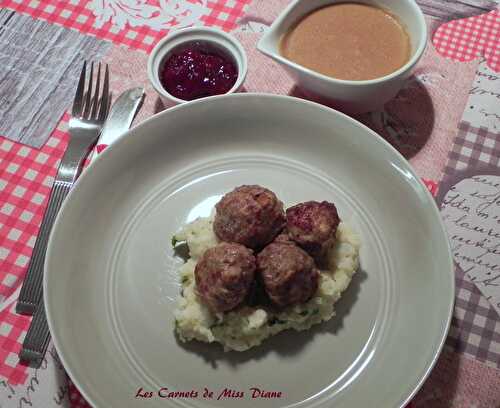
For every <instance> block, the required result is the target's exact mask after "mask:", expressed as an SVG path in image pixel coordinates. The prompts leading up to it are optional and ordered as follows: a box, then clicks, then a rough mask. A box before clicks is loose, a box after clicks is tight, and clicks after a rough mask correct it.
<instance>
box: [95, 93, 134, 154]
mask: <svg viewBox="0 0 500 408" xmlns="http://www.w3.org/2000/svg"><path fill="white" fill-rule="evenodd" d="M143 100H144V88H141V87H138V88H131V89H129V90H127V91H125V92H123V93H122V94H121V95H120V96H119V97H118V99H117V100H116V101H115V103H114V104H113V106H112V108H111V111H110V112H109V115H108V119H107V120H106V123H105V124H104V127H103V128H102V131H101V135H100V136H99V139H98V140H97V143H96V147H95V149H94V154H93V155H92V158H91V160H90V162H91V163H92V162H93V161H94V160H95V159H96V158H97V156H99V154H100V153H101V152H102V150H104V149H105V148H106V147H107V146H108V145H110V144H111V143H113V142H114V141H116V140H117V139H119V138H120V137H121V136H122V135H123V134H124V133H125V132H126V131H127V130H128V129H129V127H130V125H131V124H132V121H133V120H134V118H135V115H136V114H137V112H139V109H140V108H141V106H142V102H143Z"/></svg>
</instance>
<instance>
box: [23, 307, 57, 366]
mask: <svg viewBox="0 0 500 408" xmlns="http://www.w3.org/2000/svg"><path fill="white" fill-rule="evenodd" d="M49 341H50V331H49V325H48V323H47V317H46V315H45V306H44V304H43V299H41V300H40V304H39V305H38V306H37V308H36V312H35V315H34V316H33V320H32V321H31V325H30V327H29V329H28V333H27V334H26V337H25V338H24V341H23V347H22V349H21V352H20V353H19V358H20V359H21V360H24V361H32V362H36V363H38V364H41V362H42V360H43V357H44V356H45V352H46V351H47V347H48V345H49Z"/></svg>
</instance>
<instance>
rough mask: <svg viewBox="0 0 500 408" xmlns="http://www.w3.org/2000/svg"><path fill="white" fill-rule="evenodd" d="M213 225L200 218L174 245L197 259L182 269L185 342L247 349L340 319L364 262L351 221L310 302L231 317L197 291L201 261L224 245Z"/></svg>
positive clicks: (179, 322) (178, 319) (180, 316)
mask: <svg viewBox="0 0 500 408" xmlns="http://www.w3.org/2000/svg"><path fill="white" fill-rule="evenodd" d="M212 224H213V218H212V217H210V218H199V219H197V220H195V221H193V222H192V223H190V224H188V225H186V226H185V227H184V228H183V229H182V230H181V231H180V232H178V233H177V234H175V236H174V238H173V242H176V241H185V242H186V243H187V245H188V247H189V253H190V256H191V258H190V259H189V260H188V261H187V262H186V263H185V264H184V265H183V266H182V268H181V271H180V275H181V282H182V292H181V297H180V299H179V303H178V307H177V309H176V311H175V329H176V332H177V334H178V336H179V338H180V339H181V341H189V340H200V341H204V342H208V343H211V342H218V343H221V344H222V345H223V346H224V350H225V351H229V350H237V351H244V350H248V349H249V348H252V347H255V346H258V345H259V344H261V343H262V341H263V340H264V339H266V338H267V337H270V336H273V335H275V334H277V333H279V332H281V331H283V330H286V329H295V330H306V329H309V328H310V327H311V326H312V325H314V324H318V323H321V322H323V321H326V320H329V319H331V318H332V317H333V316H334V315H335V310H334V307H333V305H334V304H335V302H337V301H338V300H339V299H340V295H341V293H342V292H343V291H344V290H346V289H347V287H348V286H349V283H350V282H351V278H352V276H353V274H354V273H355V272H356V270H357V268H358V264H359V247H360V241H359V239H358V237H357V236H356V235H355V234H354V232H353V231H352V230H351V229H350V228H349V227H348V226H347V225H346V224H345V223H343V222H342V223H340V225H339V227H338V230H337V241H336V244H335V245H334V246H333V248H332V249H331V250H330V252H329V254H328V269H327V270H322V271H321V277H320V280H319V285H318V290H317V291H316V294H315V295H314V296H313V297H312V298H311V299H310V300H309V301H308V302H306V303H304V304H299V305H294V306H289V307H287V308H285V309H283V310H282V311H280V312H272V311H270V310H266V309H264V308H260V307H249V306H243V307H239V308H237V309H235V310H233V311H230V312H226V313H214V312H212V311H211V310H209V309H208V308H207V307H206V306H205V305H204V304H203V303H202V302H201V301H200V299H199V298H198V296H197V295H196V291H195V279H194V268H195V266H196V263H197V261H198V259H199V258H200V257H201V256H202V255H203V253H204V252H205V250H207V249H208V248H210V247H213V246H215V245H216V244H217V242H218V241H217V238H216V236H215V234H214V232H213V228H212Z"/></svg>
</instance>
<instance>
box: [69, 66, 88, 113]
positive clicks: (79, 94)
mask: <svg viewBox="0 0 500 408" xmlns="http://www.w3.org/2000/svg"><path fill="white" fill-rule="evenodd" d="M86 71H87V61H83V68H82V72H81V73H80V79H79V80H78V87H77V88H76V94H75V99H74V100H73V108H72V110H71V116H74V117H78V116H80V115H81V114H82V107H83V106H82V103H83V91H84V88H85V72H86Z"/></svg>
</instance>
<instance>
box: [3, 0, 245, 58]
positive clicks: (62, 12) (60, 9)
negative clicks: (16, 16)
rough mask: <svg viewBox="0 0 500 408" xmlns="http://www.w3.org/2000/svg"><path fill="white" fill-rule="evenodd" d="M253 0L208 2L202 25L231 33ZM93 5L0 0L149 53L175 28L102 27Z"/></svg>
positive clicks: (76, 1) (74, 1)
mask: <svg viewBox="0 0 500 408" xmlns="http://www.w3.org/2000/svg"><path fill="white" fill-rule="evenodd" d="M186 1H187V0H186ZM191 1H194V0H191ZM251 1H252V0H208V1H207V3H206V8H207V10H208V11H207V13H206V14H205V15H203V16H201V18H200V23H201V24H203V25H205V26H211V27H217V28H220V29H222V30H225V31H231V30H233V29H234V28H236V27H237V22H238V20H239V19H240V18H241V17H242V16H243V14H244V10H245V7H246V6H247V5H248V4H250V3H251ZM92 3H93V2H92V1H90V0H83V1H80V0H69V1H60V0H30V1H26V0H0V5H1V6H2V7H6V8H10V9H12V10H15V11H17V12H20V13H25V14H28V15H30V16H32V17H34V18H38V19H42V20H46V21H48V22H50V23H55V24H59V25H62V26H64V27H68V28H72V29H74V30H78V31H80V32H82V33H87V34H91V35H94V36H96V37H98V38H102V39H105V40H110V41H112V42H114V43H117V44H123V45H126V46H128V47H130V48H133V49H140V50H143V51H146V52H149V51H150V50H151V49H152V48H153V47H154V46H155V44H156V43H157V42H158V41H159V40H160V39H161V38H162V37H163V36H165V35H166V34H167V33H168V32H169V31H170V30H171V29H175V25H176V22H175V21H174V22H173V23H172V27H171V28H169V29H164V30H156V29H154V28H151V27H149V26H147V25H141V26H136V27H132V26H131V25H129V24H125V25H124V27H123V28H120V27H119V26H117V25H115V24H113V23H112V22H111V21H107V22H105V23H104V24H100V23H98V22H97V18H96V16H95V15H94V13H93V10H92ZM147 3H149V4H156V5H157V4H158V2H157V1H156V2H155V1H154V0H148V1H147Z"/></svg>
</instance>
